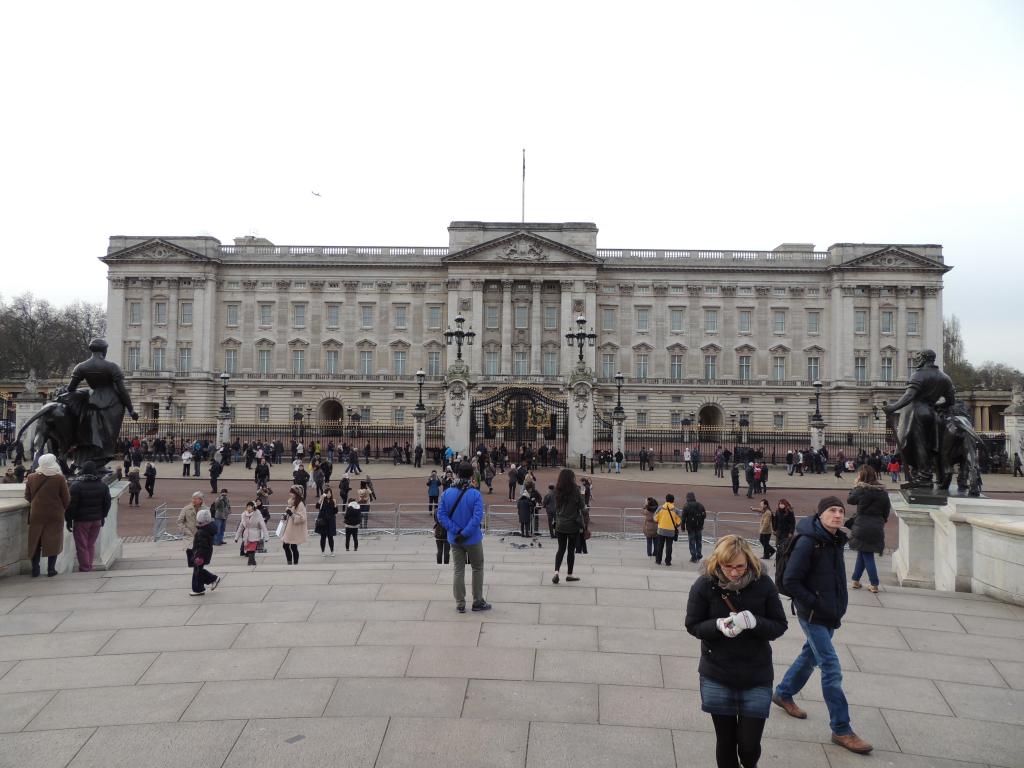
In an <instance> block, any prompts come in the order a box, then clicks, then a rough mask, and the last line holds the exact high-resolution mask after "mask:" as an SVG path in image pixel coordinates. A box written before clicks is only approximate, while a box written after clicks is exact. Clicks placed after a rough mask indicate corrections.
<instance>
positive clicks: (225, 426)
mask: <svg viewBox="0 0 1024 768" xmlns="http://www.w3.org/2000/svg"><path fill="white" fill-rule="evenodd" d="M217 443H218V445H223V444H224V443H227V444H228V445H231V414H230V413H228V414H226V415H225V414H223V413H220V414H218V415H217Z"/></svg>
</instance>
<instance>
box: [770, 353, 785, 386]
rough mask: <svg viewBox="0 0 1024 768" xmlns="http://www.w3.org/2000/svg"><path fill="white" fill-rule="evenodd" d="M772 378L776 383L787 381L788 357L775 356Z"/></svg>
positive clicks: (773, 358)
mask: <svg viewBox="0 0 1024 768" xmlns="http://www.w3.org/2000/svg"><path fill="white" fill-rule="evenodd" d="M772 378H773V379H775V381H785V380H786V356H785V355H775V356H774V357H772Z"/></svg>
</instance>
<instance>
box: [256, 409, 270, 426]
mask: <svg viewBox="0 0 1024 768" xmlns="http://www.w3.org/2000/svg"><path fill="white" fill-rule="evenodd" d="M258 418H259V420H260V421H261V422H264V423H266V422H268V421H270V406H267V405H261V406H260V408H259V417H258Z"/></svg>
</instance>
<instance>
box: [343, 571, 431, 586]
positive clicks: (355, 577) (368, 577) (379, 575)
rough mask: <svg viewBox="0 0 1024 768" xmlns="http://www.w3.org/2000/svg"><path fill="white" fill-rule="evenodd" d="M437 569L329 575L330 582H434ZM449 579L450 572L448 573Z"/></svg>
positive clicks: (348, 583) (347, 583)
mask: <svg viewBox="0 0 1024 768" xmlns="http://www.w3.org/2000/svg"><path fill="white" fill-rule="evenodd" d="M437 577H438V570H437V569H436V568H434V569H432V570H429V571H405V570H400V571H356V570H344V571H336V572H335V574H334V576H333V577H331V581H330V583H331V584H339V585H344V586H348V585H352V584H436V583H437ZM448 579H449V580H451V574H450V573H449V574H448Z"/></svg>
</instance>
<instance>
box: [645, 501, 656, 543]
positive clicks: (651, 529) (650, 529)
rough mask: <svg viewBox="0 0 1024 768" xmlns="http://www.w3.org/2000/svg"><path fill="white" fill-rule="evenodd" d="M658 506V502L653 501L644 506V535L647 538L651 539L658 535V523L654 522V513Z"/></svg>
mask: <svg viewBox="0 0 1024 768" xmlns="http://www.w3.org/2000/svg"><path fill="white" fill-rule="evenodd" d="M659 506H660V505H659V504H658V502H654V503H653V504H647V505H646V506H645V507H644V536H646V537H647V538H648V539H653V538H654V537H655V536H657V535H658V524H657V523H656V522H654V515H655V514H656V513H657V511H658V507H659Z"/></svg>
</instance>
